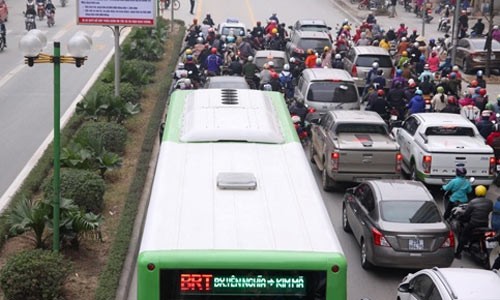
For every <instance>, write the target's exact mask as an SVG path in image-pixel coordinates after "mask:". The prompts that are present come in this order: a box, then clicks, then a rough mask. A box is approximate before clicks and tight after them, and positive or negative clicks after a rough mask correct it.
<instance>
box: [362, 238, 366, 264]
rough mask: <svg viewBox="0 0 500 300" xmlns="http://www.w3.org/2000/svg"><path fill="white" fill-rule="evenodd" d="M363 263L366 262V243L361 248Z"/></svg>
mask: <svg viewBox="0 0 500 300" xmlns="http://www.w3.org/2000/svg"><path fill="white" fill-rule="evenodd" d="M361 262H363V263H365V262H366V246H365V243H364V242H363V245H362V246H361Z"/></svg>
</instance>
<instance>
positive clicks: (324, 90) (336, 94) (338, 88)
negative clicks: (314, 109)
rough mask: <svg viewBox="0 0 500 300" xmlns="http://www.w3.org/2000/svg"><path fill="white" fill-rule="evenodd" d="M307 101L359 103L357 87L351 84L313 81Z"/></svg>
mask: <svg viewBox="0 0 500 300" xmlns="http://www.w3.org/2000/svg"><path fill="white" fill-rule="evenodd" d="M307 100H309V101H318V102H339V103H346V102H357V101H358V94H357V93H356V87H355V86H354V85H353V84H351V83H344V82H335V81H331V80H327V81H313V82H312V83H311V85H310V86H309V92H308V93H307Z"/></svg>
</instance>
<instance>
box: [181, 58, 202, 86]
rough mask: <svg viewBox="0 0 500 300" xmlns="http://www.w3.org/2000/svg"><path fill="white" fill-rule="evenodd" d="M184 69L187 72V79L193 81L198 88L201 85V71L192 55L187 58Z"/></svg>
mask: <svg viewBox="0 0 500 300" xmlns="http://www.w3.org/2000/svg"><path fill="white" fill-rule="evenodd" d="M184 68H185V69H186V71H187V77H188V78H189V79H191V82H192V83H193V84H194V85H195V86H196V87H198V85H199V83H200V71H199V70H198V67H197V66H196V63H195V61H194V57H193V56H192V55H187V56H186V63H185V64H184Z"/></svg>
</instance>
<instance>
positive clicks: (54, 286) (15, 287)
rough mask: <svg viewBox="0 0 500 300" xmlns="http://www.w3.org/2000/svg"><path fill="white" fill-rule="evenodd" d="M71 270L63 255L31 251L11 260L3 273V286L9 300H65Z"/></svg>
mask: <svg viewBox="0 0 500 300" xmlns="http://www.w3.org/2000/svg"><path fill="white" fill-rule="evenodd" d="M70 270H71V266H70V263H69V262H68V261H66V260H65V259H64V258H63V256H62V255H61V254H59V253H55V252H52V251H46V250H40V249H36V250H28V251H24V252H21V253H18V254H16V255H15V256H13V257H11V258H9V259H8V261H7V263H6V265H5V266H4V267H3V269H2V270H1V271H0V285H1V286H2V290H3V292H4V294H5V298H6V299H9V300H44V299H47V300H54V299H63V297H62V287H63V283H64V281H65V280H66V277H67V276H68V275H69V272H70Z"/></svg>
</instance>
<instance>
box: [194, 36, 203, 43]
mask: <svg viewBox="0 0 500 300" xmlns="http://www.w3.org/2000/svg"><path fill="white" fill-rule="evenodd" d="M196 42H197V43H198V44H203V38H202V37H201V36H199V37H197V38H196Z"/></svg>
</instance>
